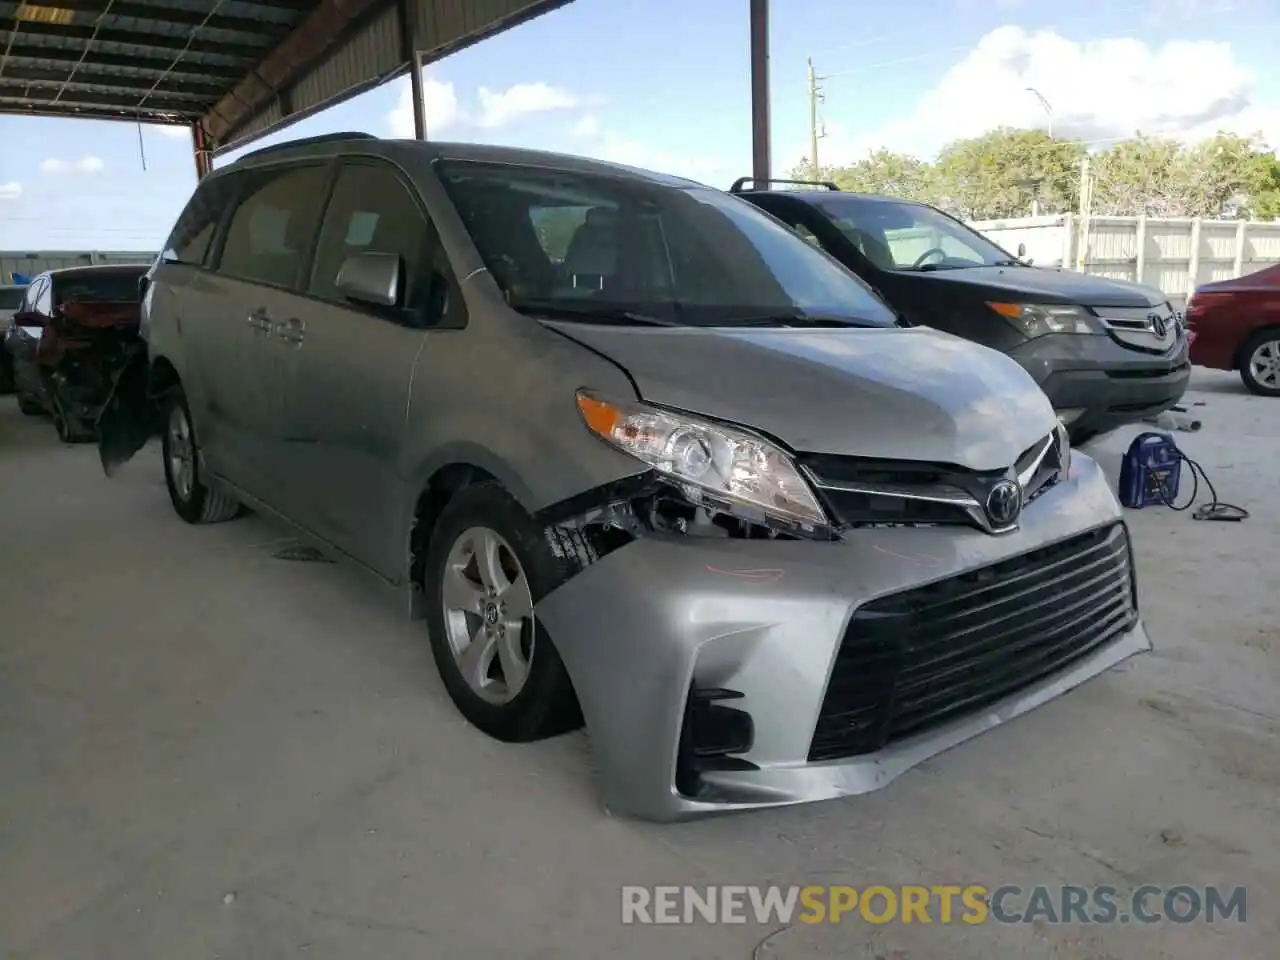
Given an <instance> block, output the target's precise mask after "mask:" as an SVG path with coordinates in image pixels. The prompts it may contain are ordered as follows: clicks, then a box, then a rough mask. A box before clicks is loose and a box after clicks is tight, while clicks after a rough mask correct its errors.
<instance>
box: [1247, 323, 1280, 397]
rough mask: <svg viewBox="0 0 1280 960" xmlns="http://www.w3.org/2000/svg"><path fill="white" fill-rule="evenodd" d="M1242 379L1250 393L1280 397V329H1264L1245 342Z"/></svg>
mask: <svg viewBox="0 0 1280 960" xmlns="http://www.w3.org/2000/svg"><path fill="white" fill-rule="evenodd" d="M1241 352H1242V353H1243V355H1244V361H1243V363H1241V365H1240V379H1241V380H1243V381H1244V385H1245V387H1246V388H1247V389H1248V390H1249V392H1250V393H1256V394H1257V395H1258V396H1260V397H1280V330H1264V331H1262V332H1261V333H1259V334H1257V335H1256V336H1255V337H1254V338H1253V339H1252V340H1250V341H1249V342H1248V343H1247V344H1245V347H1244V350H1243V351H1241Z"/></svg>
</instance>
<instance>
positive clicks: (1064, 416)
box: [1057, 407, 1084, 427]
mask: <svg viewBox="0 0 1280 960" xmlns="http://www.w3.org/2000/svg"><path fill="white" fill-rule="evenodd" d="M1083 413H1084V408H1082V407H1080V408H1076V407H1072V408H1069V409H1066V410H1059V411H1057V414H1058V422H1059V423H1060V424H1062V425H1063V426H1064V427H1069V426H1071V424H1073V423H1075V422H1076V421H1077V420H1079V419H1080V415H1081V414H1083Z"/></svg>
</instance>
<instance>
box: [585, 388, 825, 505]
mask: <svg viewBox="0 0 1280 960" xmlns="http://www.w3.org/2000/svg"><path fill="white" fill-rule="evenodd" d="M578 410H579V412H580V413H581V414H582V419H583V421H584V422H585V423H586V425H587V427H588V428H589V429H590V430H591V432H592V433H594V434H595V435H596V436H598V437H600V438H601V439H603V440H605V441H607V442H608V443H610V444H612V445H613V446H615V447H617V448H618V449H619V450H622V451H625V452H626V453H629V454H631V455H632V456H633V457H635V458H636V459H637V460H640V461H641V462H643V463H646V464H648V465H649V466H650V467H652V468H653V469H654V470H656V471H658V472H659V473H661V474H663V475H664V476H666V477H668V478H670V479H671V480H673V481H675V482H676V483H678V484H679V485H681V486H682V487H684V488H685V489H686V491H687V492H688V493H689V494H690V499H692V500H694V501H695V502H697V501H699V500H701V499H703V497H702V496H700V494H703V495H706V497H707V499H709V500H711V501H713V502H718V503H719V504H721V505H723V506H724V507H726V508H728V509H729V510H731V511H732V512H734V513H735V514H737V515H739V516H745V518H746V519H755V518H754V517H752V514H753V513H754V514H757V515H760V514H763V515H764V516H765V517H768V518H772V519H775V520H782V521H784V522H787V523H794V524H799V525H801V526H805V527H812V526H825V525H826V524H827V516H826V513H825V512H824V511H823V509H822V507H821V506H820V505H819V504H818V500H817V497H815V496H814V493H813V490H812V489H810V487H809V484H808V483H807V482H806V481H805V479H804V477H802V476H801V475H800V471H799V470H797V469H796V465H795V464H794V463H793V462H792V460H791V457H790V456H788V454H787V453H786V452H785V451H783V450H781V449H779V448H778V447H777V446H776V445H775V444H772V443H770V442H769V441H768V440H765V439H764V438H763V437H758V436H755V435H753V434H751V433H748V432H747V431H745V430H739V429H734V428H733V427H727V426H723V425H721V424H718V423H712V422H711V421H708V420H702V419H699V418H697V417H692V416H690V415H688V414H684V413H679V414H677V413H672V412H669V411H667V410H662V409H659V408H657V407H651V406H649V405H648V404H644V403H637V402H634V401H617V400H605V399H603V398H602V397H598V396H596V395H594V394H592V393H589V392H587V391H584V390H579V391H578Z"/></svg>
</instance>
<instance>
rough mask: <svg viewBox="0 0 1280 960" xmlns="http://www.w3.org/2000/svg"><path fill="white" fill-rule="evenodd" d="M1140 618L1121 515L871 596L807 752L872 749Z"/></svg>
mask: <svg viewBox="0 0 1280 960" xmlns="http://www.w3.org/2000/svg"><path fill="white" fill-rule="evenodd" d="M1136 619H1137V600H1136V597H1135V594H1134V586H1133V577H1132V574H1131V559H1130V552H1129V541H1128V537H1127V535H1126V533H1125V530H1124V527H1123V525H1121V524H1115V525H1113V526H1110V527H1104V528H1102V529H1099V530H1094V531H1090V532H1089V533H1085V534H1081V535H1079V536H1076V537H1072V538H1070V539H1069V540H1065V541H1062V542H1059V543H1056V544H1053V545H1051V546H1048V547H1044V548H1041V549H1039V550H1033V551H1031V552H1029V553H1025V554H1021V555H1019V556H1017V557H1013V558H1010V559H1008V560H1003V561H1001V562H1000V563H998V564H995V565H993V566H990V567H984V568H982V569H980V570H975V571H971V572H968V573H965V574H962V575H960V576H957V577H952V578H950V579H947V580H943V581H940V582H938V583H933V584H929V585H927V586H924V587H919V588H917V589H914V590H908V591H905V592H903V593H898V594H893V595H892V596H888V597H882V598H880V599H878V600H874V601H872V602H870V603H867V604H864V605H863V606H861V607H859V608H858V610H856V611H855V612H854V614H853V617H852V618H851V619H850V622H849V627H848V629H847V630H846V632H845V636H844V639H843V641H842V642H841V646H840V650H839V652H838V653H837V656H836V663H835V665H834V667H833V669H832V674H831V679H830V681H829V682H828V685H827V692H826V695H825V697H824V698H823V703H822V710H821V712H820V713H819V716H818V723H817V726H816V728H815V730H814V735H813V740H812V742H811V743H810V747H809V759H810V760H811V761H818V760H833V759H838V758H844V757H854V756H861V755H865V754H869V753H875V752H876V751H878V750H881V749H883V748H884V747H886V746H888V745H890V744H892V743H894V742H896V741H899V740H903V739H906V738H908V737H912V736H916V735H918V734H921V733H924V732H926V731H927V730H930V729H932V728H935V727H938V726H940V725H942V724H945V723H947V722H949V721H951V720H955V719H957V718H959V717H961V716H964V715H966V714H970V713H973V712H974V711H977V710H981V709H983V708H984V707H986V706H989V705H991V704H994V703H996V702H998V701H999V700H1002V699H1004V698H1005V697H1007V696H1010V695H1011V694H1014V693H1017V692H1018V691H1019V690H1022V689H1024V688H1026V687H1028V686H1031V685H1033V684H1035V683H1038V682H1040V681H1042V680H1044V679H1047V678H1048V677H1050V676H1052V675H1053V674H1055V673H1057V672H1059V671H1061V670H1063V669H1065V668H1067V667H1068V666H1070V665H1071V664H1072V663H1074V662H1075V661H1077V660H1079V659H1081V658H1083V657H1085V656H1087V655H1088V654H1090V653H1092V652H1094V651H1095V650H1097V649H1099V648H1101V647H1103V646H1105V645H1106V644H1107V643H1109V642H1111V641H1112V640H1114V639H1115V638H1116V637H1117V636H1119V635H1120V634H1122V633H1124V632H1126V631H1127V630H1129V629H1130V628H1131V627H1132V626H1133V624H1134V622H1135V621H1136Z"/></svg>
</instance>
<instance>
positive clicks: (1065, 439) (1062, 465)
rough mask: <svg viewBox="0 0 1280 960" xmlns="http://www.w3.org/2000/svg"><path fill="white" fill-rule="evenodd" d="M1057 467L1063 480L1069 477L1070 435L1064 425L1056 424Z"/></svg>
mask: <svg viewBox="0 0 1280 960" xmlns="http://www.w3.org/2000/svg"><path fill="white" fill-rule="evenodd" d="M1057 433H1058V467H1059V470H1060V471H1061V472H1060V473H1059V477H1060V478H1061V479H1063V480H1065V479H1067V478H1068V477H1069V476H1071V434H1070V432H1069V431H1068V430H1067V425H1066V424H1065V423H1060V424H1058V431H1057Z"/></svg>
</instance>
